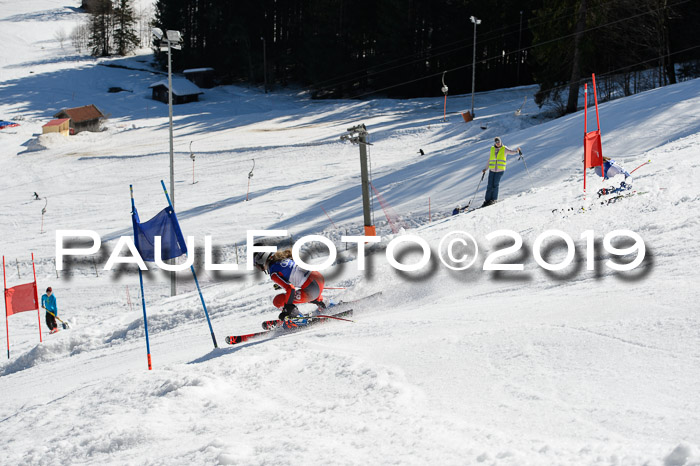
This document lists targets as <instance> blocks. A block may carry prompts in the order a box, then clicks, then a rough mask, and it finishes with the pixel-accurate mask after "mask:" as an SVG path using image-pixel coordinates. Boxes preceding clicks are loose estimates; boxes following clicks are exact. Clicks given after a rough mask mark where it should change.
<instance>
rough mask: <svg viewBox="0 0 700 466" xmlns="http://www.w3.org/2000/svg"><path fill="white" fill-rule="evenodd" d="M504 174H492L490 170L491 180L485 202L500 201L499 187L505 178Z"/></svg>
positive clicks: (487, 187)
mask: <svg viewBox="0 0 700 466" xmlns="http://www.w3.org/2000/svg"><path fill="white" fill-rule="evenodd" d="M504 173H505V171H502V172H492V171H490V170H489V180H488V183H487V184H486V197H485V198H484V200H485V201H495V200H496V199H498V185H499V184H500V183H501V178H503V174H504Z"/></svg>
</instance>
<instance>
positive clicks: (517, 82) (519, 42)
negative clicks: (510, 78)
mask: <svg viewBox="0 0 700 466" xmlns="http://www.w3.org/2000/svg"><path fill="white" fill-rule="evenodd" d="M522 37H523V12H522V10H521V11H520V31H519V32H518V68H517V71H516V76H517V77H516V79H515V84H516V85H518V86H520V62H521V61H522V52H521V51H520V46H521V39H522Z"/></svg>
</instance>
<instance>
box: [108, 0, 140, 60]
mask: <svg viewBox="0 0 700 466" xmlns="http://www.w3.org/2000/svg"><path fill="white" fill-rule="evenodd" d="M135 25H136V19H135V18H134V11H133V9H132V8H131V1H130V0H118V4H117V7H116V8H115V9H114V46H115V47H116V49H117V53H118V54H119V55H121V56H124V55H126V54H127V53H129V52H131V51H132V50H134V49H135V48H136V47H138V46H139V43H140V41H139V38H138V36H137V35H136V30H135Z"/></svg>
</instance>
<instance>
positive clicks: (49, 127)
mask: <svg viewBox="0 0 700 466" xmlns="http://www.w3.org/2000/svg"><path fill="white" fill-rule="evenodd" d="M69 131H70V118H60V119H56V120H51V121H49V122H48V123H46V124H45V125H44V126H42V127H41V133H42V134H46V133H60V134H62V135H64V136H68V132H69Z"/></svg>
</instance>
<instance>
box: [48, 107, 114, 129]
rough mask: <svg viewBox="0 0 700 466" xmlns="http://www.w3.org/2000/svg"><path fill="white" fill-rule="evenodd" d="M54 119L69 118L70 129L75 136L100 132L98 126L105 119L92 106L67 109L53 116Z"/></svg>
mask: <svg viewBox="0 0 700 466" xmlns="http://www.w3.org/2000/svg"><path fill="white" fill-rule="evenodd" d="M53 117H54V118H70V127H71V129H72V130H73V132H74V133H75V134H77V133H79V132H81V131H92V132H98V131H100V124H101V122H102V120H103V119H105V118H107V117H106V116H105V115H104V114H103V113H102V112H101V111H100V110H99V109H98V108H97V107H95V106H94V105H85V106H84V107H76V108H67V109H64V110H61V111H60V112H58V113H57V114H55V115H54V116H53Z"/></svg>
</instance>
